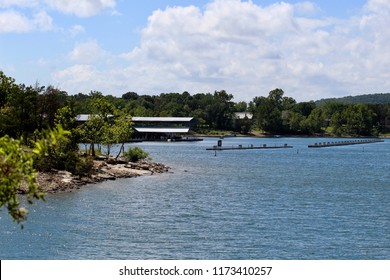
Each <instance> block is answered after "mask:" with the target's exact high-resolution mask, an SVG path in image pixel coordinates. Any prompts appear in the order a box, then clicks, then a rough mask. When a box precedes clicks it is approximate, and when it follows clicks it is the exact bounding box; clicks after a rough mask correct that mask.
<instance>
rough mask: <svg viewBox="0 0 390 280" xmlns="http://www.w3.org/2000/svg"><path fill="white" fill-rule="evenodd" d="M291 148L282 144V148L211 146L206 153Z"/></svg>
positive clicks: (265, 146)
mask: <svg viewBox="0 0 390 280" xmlns="http://www.w3.org/2000/svg"><path fill="white" fill-rule="evenodd" d="M292 147H293V146H289V145H287V144H284V145H283V146H267V145H266V144H264V145H262V146H253V145H249V146H243V145H238V146H230V147H228V146H225V147H223V146H213V147H212V148H206V150H208V151H229V150H259V149H286V148H292Z"/></svg>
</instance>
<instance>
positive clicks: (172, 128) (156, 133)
mask: <svg viewBox="0 0 390 280" xmlns="http://www.w3.org/2000/svg"><path fill="white" fill-rule="evenodd" d="M89 116H90V115H88V114H80V115H77V116H76V122H78V123H84V122H86V121H88V120H89ZM131 121H132V122H133V123H134V125H133V129H134V135H133V139H134V140H141V141H143V140H146V141H198V140H201V139H198V138H193V137H189V136H187V135H188V133H189V131H190V129H191V128H192V127H194V126H195V125H196V122H195V119H194V118H192V117H132V119H131Z"/></svg>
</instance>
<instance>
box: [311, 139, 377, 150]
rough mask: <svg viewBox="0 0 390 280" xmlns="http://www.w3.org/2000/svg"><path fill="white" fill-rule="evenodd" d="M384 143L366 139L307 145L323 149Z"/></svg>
mask: <svg viewBox="0 0 390 280" xmlns="http://www.w3.org/2000/svg"><path fill="white" fill-rule="evenodd" d="M378 142H384V140H382V139H368V140H367V139H366V140H349V141H337V142H319V143H314V145H308V147H309V148H324V147H337V146H348V145H358V144H371V143H378Z"/></svg>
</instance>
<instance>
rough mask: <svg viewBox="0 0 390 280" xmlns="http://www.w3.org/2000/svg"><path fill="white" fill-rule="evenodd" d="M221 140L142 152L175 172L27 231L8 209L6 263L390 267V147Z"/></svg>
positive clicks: (92, 195) (33, 220)
mask: <svg viewBox="0 0 390 280" xmlns="http://www.w3.org/2000/svg"><path fill="white" fill-rule="evenodd" d="M217 140H218V139H217V138H205V139H204V141H202V142H182V143H179V142H177V143H160V142H149V143H137V144H131V146H135V145H137V146H140V147H142V148H143V149H144V150H146V151H147V152H148V153H149V154H150V156H151V157H152V158H153V160H154V161H157V162H161V163H164V164H166V165H168V166H170V167H171V168H172V169H171V172H169V173H166V174H156V175H152V176H144V177H138V178H130V179H120V180H116V181H108V182H104V183H100V184H96V185H88V186H85V187H83V188H82V189H81V190H79V191H75V192H72V193H60V194H48V195H47V196H46V202H42V201H38V202H36V203H35V204H34V205H33V206H28V209H29V211H30V214H29V217H28V220H27V221H26V222H25V228H24V230H21V229H20V227H19V226H18V225H17V224H14V223H13V222H12V221H11V219H10V218H9V217H8V215H7V213H6V212H5V211H4V209H2V211H1V212H0V259H211V260H214V259H281V260H291V259H294V260H295V259H298V260H301V259H321V260H322V259H336V260H342V259H353V260H357V259H364V260H367V259H372V260H376V259H390V204H389V202H390V162H389V159H390V141H389V140H386V141H385V142H383V143H375V144H363V145H351V146H342V147H329V148H319V149H309V148H308V147H307V145H309V144H314V143H315V142H325V141H338V140H342V139H324V138H321V139H319V138H317V139H316V138H241V137H233V138H226V139H223V145H224V146H232V145H234V146H235V145H243V146H248V145H251V144H253V145H256V146H258V145H263V144H267V145H268V146H270V145H283V144H288V145H292V146H293V148H291V149H272V150H271V149H270V150H234V151H218V152H217V153H216V156H215V152H214V151H206V148H207V147H211V146H213V145H216V143H217Z"/></svg>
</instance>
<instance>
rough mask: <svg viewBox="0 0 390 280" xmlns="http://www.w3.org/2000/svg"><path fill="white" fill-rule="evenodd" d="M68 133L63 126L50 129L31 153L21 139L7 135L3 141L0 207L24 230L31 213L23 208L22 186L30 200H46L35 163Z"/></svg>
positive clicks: (0, 172)
mask: <svg viewBox="0 0 390 280" xmlns="http://www.w3.org/2000/svg"><path fill="white" fill-rule="evenodd" d="M67 134H68V132H67V131H64V130H63V129H62V128H61V127H60V126H58V127H56V128H54V129H53V130H48V131H46V133H45V136H44V137H43V138H41V139H39V140H38V141H37V142H35V146H34V148H33V149H32V150H28V149H26V147H24V146H22V144H21V141H20V140H15V139H13V138H11V137H9V136H8V135H6V136H4V137H2V138H0V208H1V207H3V206H5V207H6V208H7V210H8V213H9V215H10V216H11V217H12V218H13V220H14V221H15V222H17V223H19V224H21V226H22V227H23V221H25V220H26V218H27V214H28V211H27V210H26V208H24V207H20V202H19V199H18V197H17V193H18V191H19V188H20V187H21V186H22V184H25V186H26V187H25V189H26V194H27V201H28V203H29V204H32V203H33V199H37V200H38V199H43V194H42V193H41V192H40V190H39V186H38V185H37V182H36V172H35V169H34V165H33V164H34V161H35V160H36V159H39V158H41V157H43V156H45V154H46V153H47V151H48V149H50V148H51V147H53V146H55V145H56V144H57V143H58V141H60V140H62V139H64V137H65V136H66V135H67Z"/></svg>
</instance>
